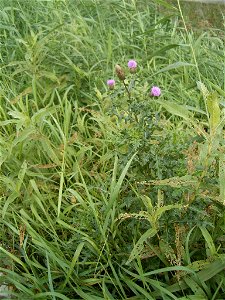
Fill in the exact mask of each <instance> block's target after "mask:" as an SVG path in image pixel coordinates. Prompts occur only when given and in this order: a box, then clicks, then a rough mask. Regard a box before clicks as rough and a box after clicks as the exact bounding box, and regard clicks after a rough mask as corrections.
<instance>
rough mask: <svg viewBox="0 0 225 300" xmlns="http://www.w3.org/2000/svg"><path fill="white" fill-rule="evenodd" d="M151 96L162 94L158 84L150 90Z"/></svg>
mask: <svg viewBox="0 0 225 300" xmlns="http://www.w3.org/2000/svg"><path fill="white" fill-rule="evenodd" d="M150 94H151V96H154V97H159V96H160V95H161V90H160V88H159V87H158V86H153V87H152V88H151V92H150Z"/></svg>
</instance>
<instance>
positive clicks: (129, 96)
mask: <svg viewBox="0 0 225 300" xmlns="http://www.w3.org/2000/svg"><path fill="white" fill-rule="evenodd" d="M123 85H124V87H125V89H126V91H127V94H128V98H129V101H130V100H131V95H130V92H129V90H128V87H127V85H126V83H125V80H123Z"/></svg>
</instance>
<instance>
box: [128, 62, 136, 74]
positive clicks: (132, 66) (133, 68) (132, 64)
mask: <svg viewBox="0 0 225 300" xmlns="http://www.w3.org/2000/svg"><path fill="white" fill-rule="evenodd" d="M127 66H128V68H129V69H130V72H131V73H135V71H136V68H137V62H136V61H135V60H133V59H131V60H129V61H128V64H127Z"/></svg>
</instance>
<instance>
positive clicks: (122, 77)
mask: <svg viewBox="0 0 225 300" xmlns="http://www.w3.org/2000/svg"><path fill="white" fill-rule="evenodd" d="M115 71H116V74H117V76H118V78H119V79H120V80H122V81H123V80H125V78H126V77H125V73H124V70H123V69H122V68H121V66H119V65H116V67H115Z"/></svg>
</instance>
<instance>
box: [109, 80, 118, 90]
mask: <svg viewBox="0 0 225 300" xmlns="http://www.w3.org/2000/svg"><path fill="white" fill-rule="evenodd" d="M115 84H116V82H115V80H114V79H109V80H107V85H108V87H109V89H110V90H113V89H114V87H115Z"/></svg>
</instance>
